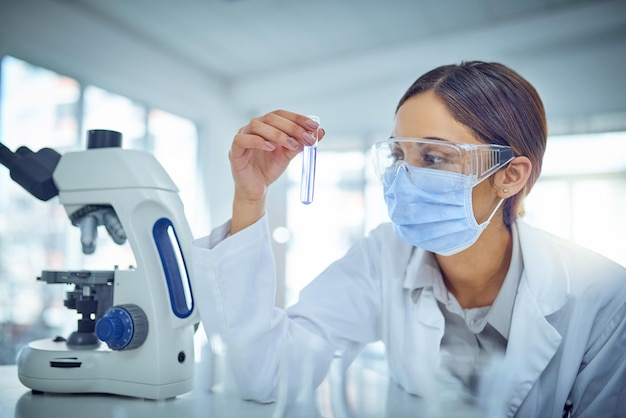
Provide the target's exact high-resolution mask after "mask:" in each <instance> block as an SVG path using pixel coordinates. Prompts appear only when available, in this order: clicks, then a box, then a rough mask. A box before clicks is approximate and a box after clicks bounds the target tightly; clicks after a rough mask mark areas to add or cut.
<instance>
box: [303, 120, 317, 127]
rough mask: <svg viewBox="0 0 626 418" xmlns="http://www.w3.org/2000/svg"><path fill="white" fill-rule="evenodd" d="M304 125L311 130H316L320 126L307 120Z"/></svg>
mask: <svg viewBox="0 0 626 418" xmlns="http://www.w3.org/2000/svg"><path fill="white" fill-rule="evenodd" d="M304 124H305V125H306V126H307V128H311V129H317V128H318V127H319V126H320V124H319V123H317V122H315V121H314V120H311V119H307V120H305V121H304Z"/></svg>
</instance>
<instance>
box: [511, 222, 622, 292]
mask: <svg viewBox="0 0 626 418" xmlns="http://www.w3.org/2000/svg"><path fill="white" fill-rule="evenodd" d="M517 228H518V232H519V239H520V245H521V249H522V257H523V259H524V268H525V269H527V270H532V271H533V272H534V275H539V276H542V277H543V279H545V278H546V276H550V277H551V278H552V279H553V280H557V281H560V280H562V281H564V282H566V283H567V284H566V286H567V287H568V288H569V291H570V292H573V293H579V292H580V293H583V292H587V291H590V290H592V289H596V290H598V291H600V293H603V294H605V295H606V296H611V294H612V293H613V296H618V295H626V268H625V267H624V266H622V265H620V264H619V263H617V262H615V261H613V260H611V259H609V258H608V257H606V256H604V255H602V254H600V253H598V252H596V251H593V250H591V249H589V248H586V247H584V246H582V245H579V244H576V243H574V242H573V241H570V240H567V239H564V238H562V237H559V236H556V235H554V234H552V233H549V232H547V231H545V230H542V229H539V228H536V227H533V226H531V225H529V224H527V223H524V222H519V221H518V222H517Z"/></svg>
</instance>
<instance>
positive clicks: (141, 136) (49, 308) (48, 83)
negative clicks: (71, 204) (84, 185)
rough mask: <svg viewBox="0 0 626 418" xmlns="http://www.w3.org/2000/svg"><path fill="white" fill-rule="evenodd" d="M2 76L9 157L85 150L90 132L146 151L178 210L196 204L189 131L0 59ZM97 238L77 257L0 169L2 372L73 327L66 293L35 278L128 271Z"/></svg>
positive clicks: (120, 250) (185, 123) (51, 204)
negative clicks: (172, 189)
mask: <svg viewBox="0 0 626 418" xmlns="http://www.w3.org/2000/svg"><path fill="white" fill-rule="evenodd" d="M0 75H1V83H2V84H1V85H0V93H1V96H0V142H2V143H3V144H4V145H6V146H7V147H9V148H10V149H11V150H13V151H15V150H16V149H17V148H18V147H19V146H22V145H25V146H28V147H29V148H30V149H31V150H33V151H38V150H40V149H41V148H44V147H49V148H53V149H55V150H56V151H58V152H59V153H61V154H63V153H65V152H69V151H77V150H82V149H84V148H85V146H86V134H85V132H86V131H87V130H89V129H111V130H118V131H120V132H122V134H123V141H122V145H123V147H124V148H133V149H141V150H146V151H150V152H152V153H153V154H154V155H155V157H156V158H157V160H159V162H160V163H161V164H162V165H163V167H164V168H165V169H166V171H167V172H168V173H169V174H170V176H171V177H172V179H173V180H174V182H175V184H176V185H177V186H178V187H179V189H180V193H181V199H182V200H183V202H190V203H194V202H193V200H191V199H192V198H193V197H194V196H195V194H196V192H197V190H198V185H197V184H198V181H197V179H198V175H197V167H198V166H197V162H196V155H197V152H196V149H197V145H198V143H197V142H198V139H197V131H196V127H195V124H194V123H193V122H191V121H189V120H187V119H184V118H181V117H179V116H176V115H173V114H170V113H167V112H165V111H163V110H159V109H149V108H147V107H146V106H144V105H142V104H141V103H137V102H135V101H133V100H131V99H129V98H127V97H124V96H122V95H119V94H115V93H113V92H109V91H106V90H104V89H101V88H99V87H96V86H90V85H81V83H79V82H78V81H77V80H74V79H72V78H70V77H66V76H63V75H61V74H56V73H54V72H52V71H49V70H46V69H44V68H40V67H37V66H34V65H31V64H29V63H27V62H24V61H21V60H19V59H16V58H14V57H10V56H6V57H4V58H3V59H2V62H1V66H0ZM81 115H82V117H81ZM187 217H188V218H190V214H189V213H187ZM190 223H191V222H190ZM98 236H99V238H98V242H97V250H96V253H95V254H94V255H93V256H84V255H83V254H82V252H81V249H80V233H79V230H78V229H77V228H75V227H73V226H72V225H71V224H70V222H69V220H68V217H67V214H66V213H65V210H64V208H63V207H62V206H61V205H59V204H58V200H57V199H56V198H55V199H51V200H50V201H48V202H41V201H38V200H37V199H35V198H34V197H33V196H31V195H30V194H29V193H28V192H26V191H25V190H23V189H22V188H21V187H20V186H19V185H17V184H16V183H15V182H13V180H11V178H10V176H9V173H8V170H6V168H4V167H0V364H11V363H14V362H15V359H16V356H17V352H18V350H19V349H20V348H21V347H22V346H23V345H24V344H26V343H28V342H29V341H32V340H35V339H39V338H46V337H50V336H54V335H62V336H66V337H67V335H69V333H70V332H71V331H73V330H74V329H75V328H76V318H77V313H76V311H74V310H70V309H67V308H66V307H65V306H64V305H63V300H64V299H65V292H66V291H68V288H66V287H65V286H63V285H46V284H44V283H41V282H38V281H37V280H36V278H37V277H38V276H40V275H41V272H42V271H43V270H59V271H66V270H76V269H88V270H99V269H104V270H111V269H112V268H113V266H114V265H116V264H117V265H120V266H127V265H135V262H134V257H133V254H132V251H130V246H129V244H128V243H126V244H124V245H122V246H118V245H116V244H114V243H113V242H112V240H111V239H110V238H109V237H108V235H107V234H106V233H104V232H100V233H99V234H98Z"/></svg>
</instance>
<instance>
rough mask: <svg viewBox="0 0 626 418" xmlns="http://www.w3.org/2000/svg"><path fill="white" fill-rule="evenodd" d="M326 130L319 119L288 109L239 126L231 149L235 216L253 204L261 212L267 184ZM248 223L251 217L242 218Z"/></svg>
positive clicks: (320, 137)
mask: <svg viewBox="0 0 626 418" xmlns="http://www.w3.org/2000/svg"><path fill="white" fill-rule="evenodd" d="M324 133H325V132H324V130H323V129H321V128H319V122H317V121H314V120H312V119H310V118H308V117H307V116H304V115H301V114H298V113H294V112H289V111H285V110H276V111H273V112H270V113H268V114H266V115H263V116H261V117H258V118H253V119H251V120H250V122H249V123H248V124H247V125H245V126H243V127H242V128H241V129H239V131H238V132H237V134H236V135H235V137H234V139H233V142H232V145H231V149H230V151H229V160H230V165H231V171H232V175H233V179H234V182H235V197H234V202H233V216H235V212H236V211H238V210H240V209H242V208H244V207H250V208H252V207H254V208H255V209H254V210H255V211H256V213H257V215H258V213H259V212H261V210H260V209H259V208H264V202H265V195H266V192H267V187H268V186H269V185H270V184H272V183H273V182H274V181H275V180H276V179H277V178H278V177H279V176H280V175H281V174H282V173H283V172H284V171H285V169H286V168H287V166H288V165H289V162H290V161H291V160H292V159H293V158H294V157H295V156H296V155H298V153H299V152H300V151H301V150H302V149H303V147H304V146H310V145H313V144H315V143H316V142H317V141H319V140H321V139H322V138H323V137H324ZM315 134H316V135H315ZM255 216H256V215H255ZM249 218H250V220H252V218H254V217H253V216H249ZM233 221H234V219H233ZM246 223H248V220H246V221H245V222H243V226H244V227H245V226H246V225H245V224H246ZM231 229H233V228H232V227H231ZM231 232H234V231H231Z"/></svg>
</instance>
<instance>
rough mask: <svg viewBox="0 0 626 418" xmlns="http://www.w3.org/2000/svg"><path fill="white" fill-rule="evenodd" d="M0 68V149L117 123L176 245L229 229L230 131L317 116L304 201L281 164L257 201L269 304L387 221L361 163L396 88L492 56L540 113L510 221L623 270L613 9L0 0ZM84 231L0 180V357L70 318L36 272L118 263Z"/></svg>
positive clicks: (80, 136)
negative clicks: (524, 85)
mask: <svg viewBox="0 0 626 418" xmlns="http://www.w3.org/2000/svg"><path fill="white" fill-rule="evenodd" d="M0 60H1V61H0V80H1V81H0V142H2V143H4V144H5V145H6V146H8V147H9V148H11V149H13V150H15V149H16V148H17V147H19V146H20V145H26V146H29V147H30V148H31V149H33V150H39V149H40V148H43V147H51V148H54V149H56V150H57V151H59V152H61V153H64V152H68V151H75V150H80V149H83V148H84V147H85V141H86V133H85V132H86V131H87V130H88V129H112V130H118V131H120V132H122V133H123V135H124V143H123V144H124V147H126V148H136V149H143V150H147V151H149V152H152V153H154V155H155V156H156V157H157V159H158V160H159V161H160V162H161V164H162V165H163V166H164V167H165V168H166V170H167V171H168V172H169V174H170V175H171V177H172V178H173V180H174V182H175V183H176V184H177V185H178V187H179V188H180V191H181V197H182V200H183V202H184V204H185V210H186V215H187V217H188V220H189V223H190V225H191V227H192V230H193V232H194V235H195V236H196V237H200V236H202V235H205V234H207V233H208V232H209V231H210V229H211V228H213V227H216V226H218V225H220V224H222V223H223V222H225V221H226V220H228V218H229V214H230V208H231V196H232V181H231V179H230V169H229V165H228V159H227V153H228V149H229V148H230V143H231V141H232V137H233V135H234V133H235V132H236V131H237V129H239V127H241V126H242V125H244V124H245V123H247V121H248V120H249V119H250V118H251V117H253V116H259V115H262V114H264V113H267V112H269V111H271V110H275V109H279V108H283V109H289V110H293V111H296V112H300V113H304V114H317V115H319V116H320V117H321V121H322V126H323V127H324V129H325V130H326V132H327V135H326V138H325V140H324V141H323V142H322V143H321V145H320V149H319V154H318V169H317V173H318V178H317V185H316V192H315V200H314V202H313V204H311V205H309V206H304V205H302V204H301V203H300V200H299V182H300V178H299V176H300V168H301V163H300V160H299V159H298V158H296V159H295V160H294V162H293V163H292V165H291V166H290V168H289V170H288V172H287V173H286V175H285V176H283V177H282V178H281V179H280V180H279V181H278V182H277V184H275V186H274V187H273V188H272V190H271V192H270V193H271V194H270V201H269V207H268V214H269V219H270V227H271V229H272V232H273V237H274V251H275V255H276V264H277V268H278V274H279V277H278V286H277V294H276V304H277V305H278V306H284V305H286V304H291V303H293V302H295V301H296V300H297V294H298V292H299V290H300V289H301V288H302V287H303V286H305V285H306V284H307V283H308V282H309V281H310V280H311V279H312V278H314V277H315V276H316V275H317V274H318V273H319V272H321V270H322V269H323V268H324V267H325V266H326V265H328V263H330V262H331V261H333V260H334V259H336V258H338V257H340V256H342V255H343V253H344V252H345V251H346V250H347V248H348V247H349V246H350V245H351V244H352V243H353V242H354V241H355V240H356V239H357V238H358V237H360V236H362V235H363V234H366V233H367V232H368V231H369V230H370V229H371V228H372V227H374V226H375V225H376V224H378V223H380V222H382V221H385V220H387V217H386V213H385V208H384V202H383V199H382V194H381V188H380V186H379V185H378V184H377V182H376V181H375V179H374V178H373V175H372V173H371V171H370V167H369V165H368V162H369V154H368V151H369V147H370V145H371V144H372V143H373V142H375V141H377V140H380V139H383V138H386V137H388V136H389V133H390V130H391V127H392V123H393V112H394V109H395V105H396V102H397V100H398V99H399V98H400V96H401V95H402V94H403V93H404V91H405V90H406V88H407V87H408V86H409V85H410V84H411V83H412V82H413V81H414V80H415V79H416V78H417V77H418V76H419V75H421V74H422V73H424V72H426V71H428V70H430V69H432V68H434V67H436V66H438V65H442V64H450V63H459V62H461V61H464V60H486V61H499V62H502V63H504V64H506V65H508V66H510V67H512V68H513V69H515V70H516V71H518V72H519V73H520V74H521V75H522V76H524V77H525V78H527V79H528V80H529V81H530V82H531V83H532V84H533V85H534V86H535V87H536V88H537V90H538V91H539V94H540V95H541V97H542V99H543V101H544V104H545V107H546V111H547V115H548V128H549V134H550V138H549V141H548V144H549V145H548V149H547V153H546V157H545V163H544V170H543V174H542V176H541V178H540V180H539V182H538V183H537V185H536V186H535V189H534V191H533V193H531V195H530V196H529V198H528V199H527V204H526V212H527V214H526V216H525V219H526V221H527V222H528V223H531V224H533V225H537V226H539V227H542V228H545V229H547V230H549V231H551V232H553V233H555V234H557V235H560V236H563V237H565V238H568V239H571V240H574V241H576V242H578V243H580V244H581V245H584V246H586V247H589V248H591V249H593V250H595V251H598V252H600V253H603V254H605V255H606V256H608V257H610V258H612V259H614V260H615V261H617V262H619V263H621V264H623V265H626V245H625V239H624V234H625V233H626V219H625V216H624V214H626V76H625V75H624V68H626V1H623V0H619V1H615V0H612V1H605V0H525V1H517V0H437V1H435V0H385V1H382V0H378V1H375V0H319V1H305V0H180V1H176V2H173V1H168V0H107V1H102V0H0ZM100 235H101V236H102V242H99V243H98V251H97V252H96V254H94V255H92V256H84V255H82V253H81V250H80V244H79V233H78V231H77V230H76V228H74V227H72V226H71V225H70V222H69V221H68V219H67V216H66V214H65V211H64V209H63V208H62V207H61V206H60V205H59V204H58V201H57V200H56V198H55V199H53V200H51V201H49V202H40V201H38V200H36V199H35V198H33V197H32V196H31V195H30V194H28V193H27V192H25V191H24V190H22V189H21V188H20V187H19V186H17V185H16V184H14V183H13V181H12V180H11V179H10V178H9V173H8V170H6V169H4V168H0V364H11V363H14V362H15V357H16V354H17V351H18V350H19V348H20V347H21V346H22V345H23V344H24V343H26V342H28V341H30V340H33V339H36V338H42V337H47V336H53V335H67V334H69V332H70V331H71V330H72V329H73V328H74V327H75V325H76V322H75V319H76V312H75V311H69V310H68V309H66V308H65V307H64V306H63V298H64V296H65V292H66V291H67V290H68V289H67V288H65V287H64V286H62V285H45V284H42V283H39V282H37V281H36V278H37V276H39V275H40V274H41V271H42V270H73V269H82V268H86V269H94V270H95V269H105V270H110V269H111V268H112V266H114V265H121V266H123V265H127V264H129V263H130V264H132V254H128V248H123V247H117V246H116V245H115V244H113V243H112V242H110V240H107V237H105V235H106V234H100Z"/></svg>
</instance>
